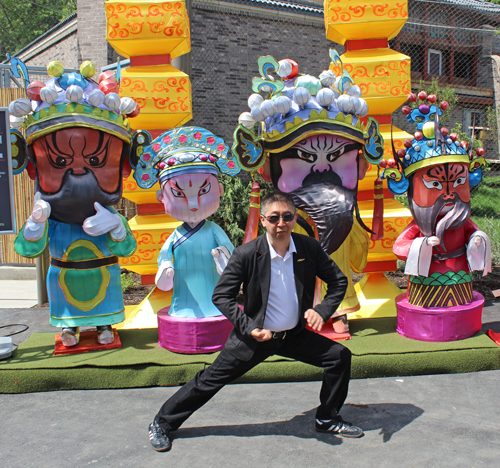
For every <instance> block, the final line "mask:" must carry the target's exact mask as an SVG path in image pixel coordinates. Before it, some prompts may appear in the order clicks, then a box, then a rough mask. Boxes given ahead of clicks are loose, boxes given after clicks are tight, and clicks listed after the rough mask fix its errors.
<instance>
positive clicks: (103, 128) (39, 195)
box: [9, 62, 139, 347]
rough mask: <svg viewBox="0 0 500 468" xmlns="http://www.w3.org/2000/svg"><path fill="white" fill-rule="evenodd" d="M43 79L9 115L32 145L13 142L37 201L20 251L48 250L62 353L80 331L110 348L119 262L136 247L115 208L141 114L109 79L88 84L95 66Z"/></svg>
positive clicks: (118, 312)
mask: <svg viewBox="0 0 500 468" xmlns="http://www.w3.org/2000/svg"><path fill="white" fill-rule="evenodd" d="M47 70H48V73H49V75H50V76H51V77H52V78H51V79H50V80H49V81H47V82H46V83H42V82H38V81H35V82H32V83H31V84H30V85H29V86H28V88H27V92H28V97H29V99H24V98H23V99H18V100H16V101H13V102H12V103H11V104H10V106H9V110H10V113H11V114H12V115H13V117H12V118H11V125H12V126H13V127H17V128H19V127H21V126H24V128H25V129H26V141H25V140H24V138H23V136H22V135H21V133H19V132H18V131H16V130H13V131H12V133H11V135H12V148H13V155H15V156H14V157H13V160H14V166H15V168H16V171H17V172H20V171H22V170H23V169H24V168H25V167H26V168H27V170H28V173H29V175H30V177H31V178H32V179H34V180H35V192H36V195H35V199H34V204H33V212H32V214H31V215H30V216H29V218H28V220H27V222H26V224H25V225H24V226H23V227H22V229H21V231H20V232H19V234H18V236H17V238H16V240H15V249H16V251H17V252H18V253H19V254H20V255H23V256H24V257H28V258H34V257H38V256H40V255H42V253H43V252H44V251H45V249H46V248H47V246H49V250H50V256H51V265H50V268H49V271H48V277H47V289H48V295H49V304H50V323H51V324H52V325H54V326H56V327H60V328H62V333H61V339H62V343H63V345H64V346H67V347H69V346H74V345H76V344H77V343H78V341H79V327H80V326H95V327H97V340H98V342H99V343H100V344H102V345H106V344H110V343H112V342H113V340H114V333H113V330H112V327H111V325H113V324H116V323H119V322H122V321H123V320H124V319H125V315H124V304H123V294H122V288H121V282H120V267H119V265H118V257H127V256H130V255H132V254H133V253H134V251H135V248H136V242H135V239H134V236H133V234H132V232H131V231H130V228H129V226H128V223H127V221H126V220H125V218H123V216H121V215H119V214H118V213H117V212H116V210H114V209H113V208H112V205H115V204H116V203H118V202H119V201H120V199H121V196H122V177H126V176H127V175H128V173H129V172H130V164H129V161H128V158H129V149H130V146H131V132H130V127H129V124H128V117H133V116H135V115H137V114H138V112H139V108H138V106H137V104H136V103H135V102H134V101H133V100H132V99H131V98H127V97H126V98H120V96H119V95H118V94H117V93H118V83H117V81H116V79H115V77H114V75H113V72H105V73H102V74H101V75H100V76H99V84H97V83H96V82H94V81H92V79H91V78H92V76H93V75H94V73H95V67H94V65H93V64H92V63H91V62H84V63H82V65H81V67H80V73H64V69H63V67H62V65H61V64H60V63H59V62H51V63H50V64H49V66H48V67H47Z"/></svg>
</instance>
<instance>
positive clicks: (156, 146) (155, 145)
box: [153, 143, 161, 151]
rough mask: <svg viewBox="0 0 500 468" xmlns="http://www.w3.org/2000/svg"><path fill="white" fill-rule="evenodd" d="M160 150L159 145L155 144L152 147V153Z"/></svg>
mask: <svg viewBox="0 0 500 468" xmlns="http://www.w3.org/2000/svg"><path fill="white" fill-rule="evenodd" d="M160 149H161V146H160V143H155V144H154V145H153V151H160Z"/></svg>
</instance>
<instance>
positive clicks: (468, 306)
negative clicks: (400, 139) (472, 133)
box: [380, 91, 491, 341]
mask: <svg viewBox="0 0 500 468" xmlns="http://www.w3.org/2000/svg"><path fill="white" fill-rule="evenodd" d="M409 99H410V101H413V102H417V96H416V95H415V94H410V95H409ZM418 99H419V100H420V101H421V103H420V104H419V105H418V106H417V107H416V108H415V109H411V108H410V107H409V106H405V107H403V109H402V110H403V113H404V114H406V116H407V119H408V121H409V122H410V123H414V124H415V125H416V131H415V134H414V137H413V139H411V140H410V139H408V140H406V141H405V142H404V146H405V149H400V150H398V152H397V153H396V152H394V156H395V158H394V159H393V160H389V161H385V160H384V161H382V162H381V164H380V165H381V166H382V167H384V168H385V170H384V173H383V177H384V178H386V179H387V181H388V187H389V189H390V190H391V192H392V193H394V194H398V195H400V194H403V193H405V192H407V193H408V203H409V207H410V210H411V213H412V215H413V221H412V222H411V223H410V225H409V226H408V227H407V228H406V229H405V230H404V231H403V232H402V233H401V235H400V236H399V237H398V238H397V240H396V242H395V244H394V247H393V251H394V253H395V254H396V255H397V257H398V258H399V259H401V260H406V269H405V273H406V274H407V275H409V280H408V292H407V293H404V294H402V295H400V296H398V298H397V299H396V305H397V311H398V332H399V333H401V334H402V335H404V336H408V337H410V338H414V339H418V340H423V341H453V340H459V339H463V338H467V337H469V336H472V335H474V334H475V333H477V332H478V331H479V330H480V329H481V313H482V308H483V304H484V298H483V296H481V295H480V294H478V293H476V292H474V291H472V279H473V278H472V273H471V272H472V271H475V270H482V271H483V275H487V274H488V273H489V272H491V248H490V241H489V239H488V236H487V235H486V234H485V233H484V232H482V231H481V230H480V229H479V228H478V227H477V226H476V225H475V224H474V223H473V222H472V221H471V220H470V219H469V216H470V212H471V196H470V187H474V186H476V185H478V184H479V183H480V182H481V178H482V169H481V168H482V166H483V165H484V164H485V161H484V158H483V155H484V149H483V148H478V149H476V150H475V151H474V150H473V141H471V143H470V145H469V144H468V143H467V142H465V141H461V142H460V141H458V135H457V134H455V133H451V134H450V133H449V130H448V129H447V128H445V127H441V126H440V122H439V117H440V115H442V112H443V111H444V110H446V109H447V108H448V103H447V102H446V101H442V102H440V103H439V105H437V103H436V96H435V95H429V96H428V95H427V93H426V92H424V91H422V92H420V93H419V94H418Z"/></svg>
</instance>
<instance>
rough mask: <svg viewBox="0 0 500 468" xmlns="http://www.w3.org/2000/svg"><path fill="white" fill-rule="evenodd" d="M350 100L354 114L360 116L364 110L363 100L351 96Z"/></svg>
mask: <svg viewBox="0 0 500 468" xmlns="http://www.w3.org/2000/svg"><path fill="white" fill-rule="evenodd" d="M349 100H350V101H351V104H352V112H354V114H356V115H359V113H360V112H361V110H362V109H363V102H362V101H361V99H359V98H357V97H354V96H349Z"/></svg>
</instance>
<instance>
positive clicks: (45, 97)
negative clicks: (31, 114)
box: [40, 86, 58, 105]
mask: <svg viewBox="0 0 500 468" xmlns="http://www.w3.org/2000/svg"><path fill="white" fill-rule="evenodd" d="M57 97H58V94H57V91H56V90H55V89H54V88H49V87H48V86H45V88H42V89H41V90H40V99H41V100H42V101H43V102H46V103H47V104H49V105H52V104H54V102H56V101H57Z"/></svg>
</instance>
